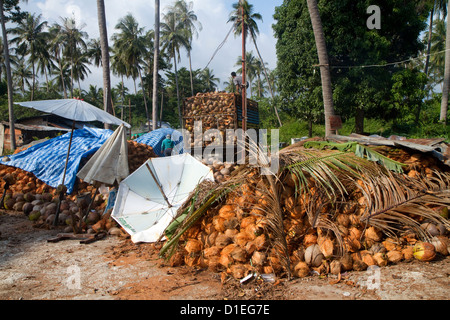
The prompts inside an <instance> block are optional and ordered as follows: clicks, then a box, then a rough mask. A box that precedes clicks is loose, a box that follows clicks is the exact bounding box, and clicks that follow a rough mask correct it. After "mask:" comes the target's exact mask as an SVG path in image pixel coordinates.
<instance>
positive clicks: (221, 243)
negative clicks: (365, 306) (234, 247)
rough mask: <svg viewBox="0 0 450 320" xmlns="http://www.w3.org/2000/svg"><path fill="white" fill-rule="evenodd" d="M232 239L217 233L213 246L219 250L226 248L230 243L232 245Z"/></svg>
mask: <svg viewBox="0 0 450 320" xmlns="http://www.w3.org/2000/svg"><path fill="white" fill-rule="evenodd" d="M232 241H233V240H232V239H231V238H230V237H229V236H227V235H225V234H223V233H219V234H218V235H217V236H216V239H215V242H214V243H215V245H216V246H217V247H219V248H225V247H226V246H228V245H229V244H230V243H232Z"/></svg>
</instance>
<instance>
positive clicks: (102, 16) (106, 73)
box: [97, 0, 113, 129]
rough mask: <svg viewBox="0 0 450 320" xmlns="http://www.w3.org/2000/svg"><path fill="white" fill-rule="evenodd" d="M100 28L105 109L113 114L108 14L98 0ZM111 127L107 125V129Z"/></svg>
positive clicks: (100, 0)
mask: <svg viewBox="0 0 450 320" xmlns="http://www.w3.org/2000/svg"><path fill="white" fill-rule="evenodd" d="M97 14H98V27H99V30H100V47H101V61H102V69H103V93H104V94H103V109H104V110H105V111H106V112H108V113H111V114H112V113H113V110H112V99H111V71H110V65H109V45H108V30H107V28H106V13H105V2H104V0H97ZM109 127H110V126H109V125H108V124H105V129H108V128H109Z"/></svg>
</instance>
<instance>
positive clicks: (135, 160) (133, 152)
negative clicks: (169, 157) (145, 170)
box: [128, 140, 158, 174]
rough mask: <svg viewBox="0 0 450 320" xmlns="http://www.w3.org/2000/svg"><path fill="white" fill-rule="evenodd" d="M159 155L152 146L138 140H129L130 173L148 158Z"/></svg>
mask: <svg viewBox="0 0 450 320" xmlns="http://www.w3.org/2000/svg"><path fill="white" fill-rule="evenodd" d="M157 157H158V156H157V155H156V153H155V151H153V148H152V147H151V146H149V145H146V144H144V143H138V142H136V141H131V140H129V141H128V167H129V169H130V174H131V173H133V172H134V171H136V170H137V169H138V168H139V167H140V166H142V165H143V164H144V163H145V161H147V160H148V159H150V158H157Z"/></svg>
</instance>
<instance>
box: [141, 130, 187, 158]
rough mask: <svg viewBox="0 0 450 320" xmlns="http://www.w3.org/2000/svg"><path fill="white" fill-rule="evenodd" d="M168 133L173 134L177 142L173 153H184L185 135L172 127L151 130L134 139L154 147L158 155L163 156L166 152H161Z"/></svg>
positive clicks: (173, 138)
mask: <svg viewBox="0 0 450 320" xmlns="http://www.w3.org/2000/svg"><path fill="white" fill-rule="evenodd" d="M168 134H170V135H171V136H172V137H171V138H172V141H173V142H174V143H175V147H174V150H173V153H172V154H174V155H175V154H181V153H183V143H182V142H183V135H182V134H181V132H179V131H177V130H174V129H170V128H161V129H157V130H154V131H151V132H149V133H146V134H144V135H143V136H140V137H139V138H137V139H136V140H134V141H136V142H138V143H143V144H146V145H148V146H150V147H152V148H153V151H154V152H155V153H156V155H157V156H160V157H163V156H164V154H163V153H162V152H161V144H162V142H163V140H164V139H165V138H166V136H167V135H168Z"/></svg>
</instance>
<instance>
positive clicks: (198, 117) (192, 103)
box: [183, 92, 237, 148]
mask: <svg viewBox="0 0 450 320" xmlns="http://www.w3.org/2000/svg"><path fill="white" fill-rule="evenodd" d="M236 116H237V108H236V95H235V94H233V93H224V92H218V93H214V92H211V93H198V94H197V95H196V96H194V97H190V98H187V99H186V100H185V101H184V111H183V119H184V127H185V128H186V130H188V131H189V132H190V133H191V136H192V141H191V147H192V148H194V147H202V146H207V145H210V144H212V143H214V142H217V141H218V139H221V140H222V143H225V141H226V139H227V137H226V130H227V129H233V130H234V129H237V118H236ZM198 121H202V128H195V126H194V125H195V122H198ZM210 129H218V130H219V132H220V135H221V137H218V136H217V135H216V134H212V133H211V134H210V135H206V136H204V135H203V133H205V131H207V130H210ZM194 130H195V131H200V132H201V133H202V136H199V137H195V136H194ZM196 138H197V140H195V139H196Z"/></svg>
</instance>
